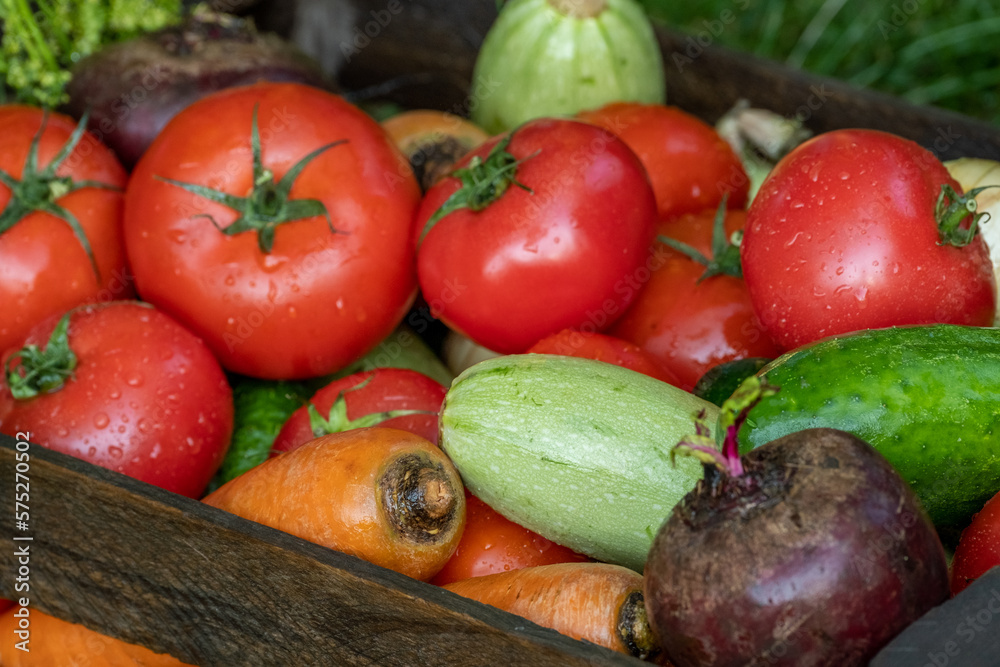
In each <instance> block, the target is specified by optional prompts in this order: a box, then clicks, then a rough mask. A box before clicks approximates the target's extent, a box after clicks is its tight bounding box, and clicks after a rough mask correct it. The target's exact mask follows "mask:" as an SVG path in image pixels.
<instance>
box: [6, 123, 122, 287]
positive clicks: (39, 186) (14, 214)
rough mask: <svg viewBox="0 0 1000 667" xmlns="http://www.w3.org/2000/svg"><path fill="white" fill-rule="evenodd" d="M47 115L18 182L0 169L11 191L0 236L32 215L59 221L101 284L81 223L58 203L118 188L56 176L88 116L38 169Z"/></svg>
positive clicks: (78, 138)
mask: <svg viewBox="0 0 1000 667" xmlns="http://www.w3.org/2000/svg"><path fill="white" fill-rule="evenodd" d="M48 117H49V116H48V111H46V112H45V114H44V115H43V116H42V125H41V127H39V128H38V132H37V133H36V134H35V136H34V137H32V139H31V144H30V146H29V147H28V157H27V158H26V159H25V162H24V169H23V171H22V173H21V180H17V179H16V178H14V177H13V176H11V175H10V174H8V173H7V172H6V171H4V170H2V169H0V183H3V184H4V185H6V186H7V187H8V188H10V201H8V202H7V207H6V208H4V210H3V212H2V213H0V234H3V233H4V232H6V231H7V230H8V229H10V228H12V227H13V226H14V225H16V224H17V223H18V222H20V221H21V220H22V219H23V218H24V217H25V216H27V215H28V214H29V213H32V212H34V211H40V212H43V213H48V214H49V215H51V216H54V217H56V218H59V219H60V220H62V221H63V222H65V223H66V224H67V225H69V226H70V228H71V229H72V230H73V235H74V236H76V240H77V241H78V242H79V243H80V245H81V246H83V249H84V250H85V251H86V253H87V257H88V258H89V259H90V266H91V268H92V269H93V270H94V277H95V278H96V279H97V280H98V281H100V277H101V273H100V270H99V269H98V268H97V260H96V259H95V258H94V251H93V250H92V249H91V247H90V241H89V240H88V239H87V235H86V233H85V232H84V231H83V227H81V226H80V221H79V220H77V219H76V216H75V215H73V213H71V212H70V211H69V210H68V209H66V208H64V207H62V206H60V205H59V204H58V203H57V201H58V200H59V199H60V198H62V197H64V196H66V195H68V194H69V193H71V192H76V191H77V190H81V189H83V188H101V189H104V190H116V191H120V188H118V187H116V186H114V185H110V184H108V183H102V182H100V181H91V180H86V179H81V180H73V178H71V177H69V176H57V175H56V170H57V169H59V166H60V165H61V164H62V163H63V161H65V160H66V158H68V157H69V156H70V155H71V154H72V153H73V151H74V149H76V146H77V144H79V143H80V139H81V138H82V137H83V133H84V132H85V131H86V128H87V114H86V113H85V114H83V117H82V118H81V119H80V122H79V123H78V124H77V126H76V128H75V129H74V130H73V133H72V134H71V135H70V137H69V139H68V140H67V141H66V143H65V144H64V145H63V147H62V148H60V149H59V152H58V153H57V154H56V156H55V157H54V158H53V159H52V161H51V162H49V164H48V165H47V166H46V167H45V169H41V170H40V169H39V168H38V144H39V143H40V142H41V139H42V134H43V133H44V132H45V126H46V125H47V124H48Z"/></svg>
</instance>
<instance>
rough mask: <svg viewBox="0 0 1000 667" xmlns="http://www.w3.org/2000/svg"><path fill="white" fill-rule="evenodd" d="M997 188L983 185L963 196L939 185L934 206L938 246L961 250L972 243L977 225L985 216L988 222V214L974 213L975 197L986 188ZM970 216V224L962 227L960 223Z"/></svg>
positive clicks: (949, 187) (943, 185) (952, 189)
mask: <svg viewBox="0 0 1000 667" xmlns="http://www.w3.org/2000/svg"><path fill="white" fill-rule="evenodd" d="M994 187H997V186H995V185H984V186H983V187H981V188H974V189H972V190H969V191H968V192H966V193H965V194H964V195H960V194H958V192H956V191H955V188H953V187H951V186H950V185H948V184H947V183H942V184H941V194H939V195H938V198H937V203H936V204H935V206H934V219H935V220H936V221H937V226H938V235H939V237H940V239H941V240H940V241H938V245H953V246H955V247H956V248H961V247H963V246H967V245H969V244H970V243H972V239H974V238H975V237H976V232H978V231H979V225H980V223H982V222H985V220H983V219H982V218H983V216H986V220H989V219H990V218H989V213H978V212H976V208H977V206H976V195H978V194H979V193H980V192H982V191H983V190H986V189H987V188H994ZM969 214H971V215H972V222H971V223H970V224H969V226H968V227H965V228H963V227H962V221H963V220H965V218H966V217H967V216H968V215H969Z"/></svg>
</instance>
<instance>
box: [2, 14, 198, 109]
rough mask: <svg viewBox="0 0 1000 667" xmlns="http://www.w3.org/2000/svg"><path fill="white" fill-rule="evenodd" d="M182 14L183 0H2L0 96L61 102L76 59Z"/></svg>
mask: <svg viewBox="0 0 1000 667" xmlns="http://www.w3.org/2000/svg"><path fill="white" fill-rule="evenodd" d="M180 16H181V0H73V1H72V2H67V1H65V0H32V1H29V0H0V83H2V84H3V85H2V86H0V101H18V102H25V103H29V104H39V105H42V106H47V107H54V106H57V105H58V104H60V103H61V102H64V101H65V96H66V93H65V85H66V83H67V82H68V81H69V77H70V74H69V69H70V67H72V65H73V63H75V62H76V61H77V60H79V59H80V58H82V57H83V56H86V55H89V54H90V53H93V52H94V51H95V50H97V49H98V48H99V47H101V46H103V45H104V44H111V43H114V42H119V41H122V40H126V39H129V38H131V37H134V36H136V35H139V34H141V33H143V32H147V31H151V30H156V29H158V28H161V27H163V26H165V25H168V24H170V23H175V22H177V21H179V20H180Z"/></svg>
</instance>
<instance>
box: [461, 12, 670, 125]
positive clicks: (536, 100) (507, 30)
mask: <svg viewBox="0 0 1000 667" xmlns="http://www.w3.org/2000/svg"><path fill="white" fill-rule="evenodd" d="M473 82H474V86H473V90H474V91H475V94H474V97H473V98H472V99H471V100H470V101H469V112H470V117H471V119H472V120H473V121H474V122H475V123H477V124H478V125H480V126H481V127H482V128H483V129H485V130H486V131H488V132H491V133H494V134H499V133H501V132H506V131H508V130H511V129H513V128H515V127H517V126H518V125H520V124H521V123H524V122H525V121H528V120H531V119H532V118H540V117H548V116H569V115H573V114H575V113H577V112H579V111H583V110H585V109H595V108H598V107H601V106H603V105H605V104H608V103H611V102H618V101H627V102H643V103H648V104H657V103H658V104H663V103H665V102H666V84H665V80H664V74H663V57H662V54H661V53H660V48H659V45H658V43H657V41H656V36H655V35H654V34H653V26H652V24H651V23H650V21H649V17H648V16H647V15H646V12H645V10H644V9H643V8H642V6H641V5H639V4H638V3H637V2H636V0H510V1H509V2H508V3H507V4H506V5H504V7H503V9H501V11H500V15H499V16H498V17H497V20H496V22H495V23H494V24H493V26H492V27H491V28H490V31H489V33H488V34H487V35H486V39H485V40H484V41H483V44H482V47H481V48H480V51H479V56H478V58H477V59H476V65H475V71H474V73H473Z"/></svg>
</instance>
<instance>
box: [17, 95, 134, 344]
mask: <svg viewBox="0 0 1000 667" xmlns="http://www.w3.org/2000/svg"><path fill="white" fill-rule="evenodd" d="M43 119H45V112H43V111H42V110H41V109H36V108H34V107H28V106H21V105H4V106H0V170H2V171H3V172H4V173H5V174H7V177H8V178H10V179H13V180H14V181H18V182H19V183H20V184H23V185H20V186H18V187H23V188H24V190H21V191H20V192H19V193H18V196H14V191H13V190H12V189H11V188H10V187H8V186H7V185H5V184H4V182H3V180H6V179H0V211H2V212H3V215H5V216H10V215H12V214H13V212H14V210H15V207H16V206H18V205H19V204H20V205H24V206H27V207H29V208H32V207H33V205H32V202H31V201H30V200H31V199H32V195H33V193H31V192H27V190H31V189H33V188H29V187H28V184H29V182H30V180H32V177H31V175H30V174H29V173H28V172H27V171H26V169H25V167H26V162H27V159H28V154H29V150H30V147H31V145H32V142H33V141H34V139H35V137H36V135H37V134H38V131H39V129H40V128H41V127H42V122H43ZM75 127H76V123H75V122H74V121H73V119H72V118H70V117H68V116H64V115H62V114H57V113H51V112H50V113H49V114H48V118H47V119H46V120H45V130H44V131H43V132H42V133H41V137H40V139H39V141H38V159H37V163H36V169H35V170H34V174H35V176H34V179H35V180H36V182H37V185H38V188H39V189H40V191H41V193H38V192H35V193H34V195H35V199H36V201H35V202H34V205H38V204H44V205H52V204H54V205H56V206H58V207H61V208H62V209H64V210H65V211H67V212H68V213H69V214H70V215H71V216H73V217H74V218H75V219H76V220H77V221H78V222H79V224H80V228H81V230H82V233H83V235H84V237H85V238H86V240H87V242H88V244H89V246H90V248H91V251H92V252H93V257H94V261H95V262H96V264H97V272H98V273H97V274H95V272H94V266H93V264H91V261H90V257H89V256H88V254H87V251H86V249H85V248H84V246H83V244H82V243H81V241H80V239H79V238H78V237H77V236H76V234H74V232H73V228H72V227H71V225H70V224H69V223H68V222H66V221H65V220H63V219H60V218H58V217H56V216H54V215H52V214H51V213H45V212H41V211H38V210H34V211H33V212H29V213H27V214H26V215H25V216H24V217H21V218H19V219H18V220H15V219H8V220H3V219H0V310H2V311H3V317H0V351H3V350H6V349H7V348H9V347H10V346H12V345H16V344H18V343H19V342H20V341H22V340H23V339H24V337H25V336H27V335H28V331H30V330H31V328H32V327H33V326H34V325H36V324H38V323H39V322H41V321H42V320H44V319H45V318H47V317H49V316H51V315H60V314H62V313H64V312H66V311H67V310H69V309H70V308H72V307H74V306H78V305H80V304H82V303H87V302H93V301H98V300H103V301H109V300H112V299H127V298H130V297H132V296H133V294H134V293H133V291H132V286H131V282H132V281H131V278H130V275H129V272H128V270H127V268H126V261H125V243H124V241H123V240H122V229H121V225H122V200H123V195H122V191H123V190H124V189H125V182H126V179H127V174H126V173H125V170H124V169H123V168H122V166H121V164H120V163H119V162H118V158H116V157H115V155H114V153H112V152H111V150H110V149H109V148H107V147H106V146H104V145H103V144H101V143H100V142H99V141H97V139H95V138H94V136H93V135H91V134H89V133H84V134H83V135H82V136H81V137H80V141H79V143H78V144H77V145H76V147H75V148H74V149H73V152H72V153H70V154H69V155H68V156H67V157H66V158H64V159H63V160H62V161H61V162H60V163H58V168H57V169H56V170H55V173H54V174H47V173H45V171H46V169H47V168H48V167H49V166H50V165H51V164H52V162H53V160H54V159H55V158H56V155H57V154H58V153H59V151H60V150H61V149H62V148H63V147H64V146H66V145H67V144H68V142H69V141H70V137H71V135H72V134H73V130H74V129H75ZM39 172H41V173H39ZM66 179H70V180H71V181H74V182H76V184H77V185H79V184H80V182H81V181H94V182H98V183H103V184H105V185H107V186H110V189H108V188H99V187H89V186H87V187H79V188H77V189H75V190H73V191H71V192H69V193H68V194H62V195H59V196H53V195H52V194H51V193H52V190H51V189H50V186H51V187H54V188H55V190H56V191H57V192H58V191H59V189H60V188H65V187H68V186H69V182H70V181H69V180H66ZM8 224H11V225H12V226H10V227H8Z"/></svg>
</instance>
